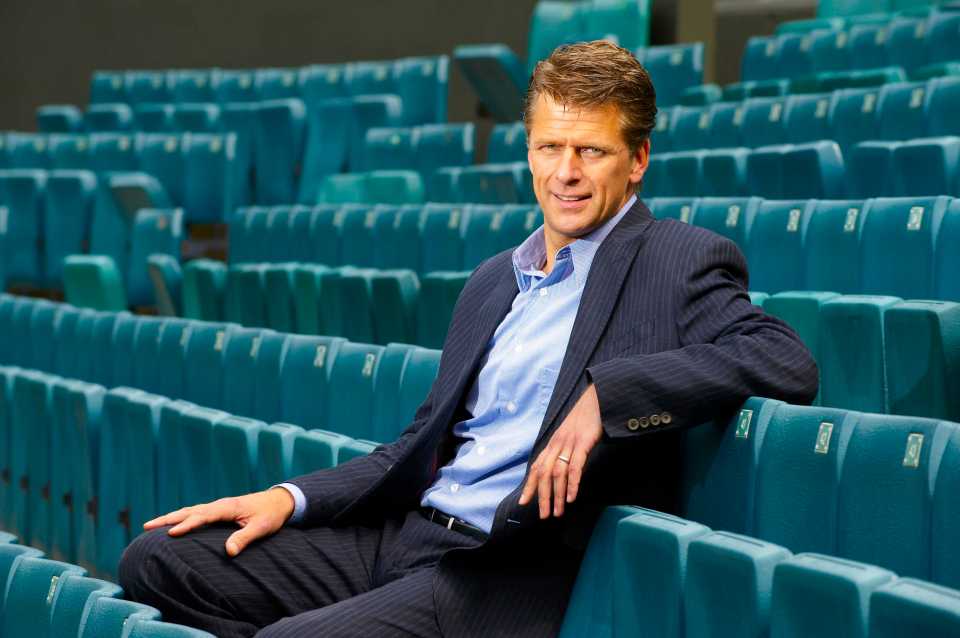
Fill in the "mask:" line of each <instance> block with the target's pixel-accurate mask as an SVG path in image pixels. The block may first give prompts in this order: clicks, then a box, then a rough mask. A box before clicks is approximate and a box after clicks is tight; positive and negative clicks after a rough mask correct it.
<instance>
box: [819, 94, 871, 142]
mask: <svg viewBox="0 0 960 638" xmlns="http://www.w3.org/2000/svg"><path fill="white" fill-rule="evenodd" d="M879 99H880V88H879V87H876V88H866V89H843V90H841V91H837V92H836V93H834V96H833V101H832V104H831V106H830V128H831V131H832V135H831V137H830V139H833V140H835V141H837V142H838V143H839V144H840V146H841V148H843V149H847V148H850V147H852V146H853V145H854V144H856V143H858V142H862V141H864V140H875V139H879V137H880V129H879V126H880V123H879V117H878V115H877V112H878V110H879V108H878V104H879Z"/></svg>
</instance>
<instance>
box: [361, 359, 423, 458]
mask: <svg viewBox="0 0 960 638" xmlns="http://www.w3.org/2000/svg"><path fill="white" fill-rule="evenodd" d="M415 347H416V346H411V345H408V344H405V343H390V344H388V345H387V346H386V348H384V351H383V354H382V355H380V363H379V364H378V365H377V374H376V377H375V378H374V387H373V429H372V435H371V438H373V439H375V440H377V441H384V442H389V441H393V440H394V439H396V437H397V435H398V433H399V428H401V427H404V426H402V425H398V424H399V422H400V421H401V418H400V417H399V415H398V413H399V412H400V405H399V401H400V381H401V379H402V375H403V372H404V369H405V368H406V366H407V362H408V361H409V360H410V355H411V354H412V353H413V350H414V348H415Z"/></svg>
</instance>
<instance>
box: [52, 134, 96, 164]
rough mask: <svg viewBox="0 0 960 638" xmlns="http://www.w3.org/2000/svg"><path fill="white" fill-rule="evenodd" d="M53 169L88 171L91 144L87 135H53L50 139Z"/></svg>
mask: <svg viewBox="0 0 960 638" xmlns="http://www.w3.org/2000/svg"><path fill="white" fill-rule="evenodd" d="M47 148H48V155H49V159H50V168H51V169H54V170H56V169H75V170H80V169H86V168H87V166H88V164H89V154H90V144H89V143H88V141H87V136H86V135H77V134H62V135H51V136H50V138H49V139H48V145H47Z"/></svg>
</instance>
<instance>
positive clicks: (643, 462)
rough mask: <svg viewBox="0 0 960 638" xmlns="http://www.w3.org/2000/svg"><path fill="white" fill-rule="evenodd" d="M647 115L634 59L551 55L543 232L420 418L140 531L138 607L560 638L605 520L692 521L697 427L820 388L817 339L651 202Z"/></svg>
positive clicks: (496, 287) (542, 116)
mask: <svg viewBox="0 0 960 638" xmlns="http://www.w3.org/2000/svg"><path fill="white" fill-rule="evenodd" d="M655 115H656V105H655V94H654V89H653V86H652V84H651V82H650V77H649V75H648V74H647V72H646V71H645V70H644V69H643V67H642V66H641V65H640V64H639V63H638V62H637V60H636V58H635V57H634V56H633V55H632V54H631V53H630V52H629V51H627V50H625V49H621V48H619V47H617V46H614V45H612V44H609V43H607V42H591V43H585V44H577V45H572V46H566V47H561V48H559V49H557V50H556V51H554V53H553V54H552V55H551V56H550V58H549V59H547V60H545V61H543V62H541V63H540V64H538V65H537V68H536V70H535V72H534V74H533V77H532V78H531V80H530V86H529V88H528V91H527V96H526V101H525V107H524V120H525V122H526V127H527V136H528V147H529V153H528V157H529V163H530V170H531V172H532V174H533V183H534V189H535V191H536V196H537V201H538V202H539V204H540V208H541V210H542V211H543V217H544V223H543V226H542V227H541V228H540V229H538V230H537V231H535V232H534V233H533V234H532V235H531V236H530V237H529V238H528V239H527V240H526V241H525V242H524V243H523V244H522V245H521V246H520V247H518V248H516V249H515V250H508V251H505V252H503V253H501V254H499V255H496V256H494V257H492V258H490V259H489V260H487V261H486V262H484V263H483V264H481V265H480V266H479V267H478V268H477V270H476V272H474V273H473V276H472V277H471V278H470V280H469V281H468V282H467V284H466V287H465V288H464V290H463V293H462V294H461V295H460V299H459V301H458V302H457V307H456V310H455V311H454V315H453V319H452V321H451V323H450V331H449V335H448V336H447V340H446V343H445V344H444V348H443V356H442V359H441V362H440V370H439V373H438V376H437V379H436V381H435V382H434V384H433V387H432V389H431V391H430V393H429V396H428V397H427V399H426V400H425V401H424V403H423V405H422V406H421V407H420V409H419V410H418V412H417V414H416V417H415V419H414V422H413V423H412V424H411V425H410V426H409V428H407V430H406V431H405V432H404V433H403V435H402V436H401V437H400V438H399V439H398V440H396V441H394V442H393V443H390V444H387V445H383V446H380V447H378V448H377V449H376V450H375V451H374V452H373V453H371V454H370V455H369V456H366V457H363V458H359V459H355V460H353V461H350V462H349V463H345V464H344V465H341V466H339V467H336V468H334V469H330V470H323V471H319V472H314V473H312V474H308V475H306V476H301V477H298V478H294V479H291V480H290V482H289V483H285V484H283V485H281V486H277V487H275V488H273V489H270V490H267V491H265V492H260V493H255V494H248V495H245V496H239V497H234V498H226V499H221V500H219V501H216V502H213V503H208V504H204V505H197V506H194V507H187V508H184V509H181V510H178V511H176V512H173V513H170V514H167V515H165V516H161V517H159V518H157V519H155V520H153V521H151V522H149V523H147V525H146V526H145V527H146V528H147V530H149V531H148V532H147V533H146V534H144V535H142V536H141V537H140V538H138V539H137V540H136V541H134V543H133V544H132V545H131V546H130V547H129V548H128V549H127V552H126V554H125V555H124V558H123V561H122V563H121V565H120V582H121V584H122V585H123V587H124V589H125V591H126V592H127V594H128V595H129V596H130V597H131V598H133V599H134V600H138V601H141V602H144V603H147V604H150V605H154V606H156V607H158V608H159V609H160V610H161V611H162V612H163V615H164V618H165V619H168V620H170V621H174V622H179V623H185V624H188V625H193V626H196V627H201V628H204V629H207V630H209V631H211V632H213V633H215V634H217V635H218V636H224V637H233V636H251V635H254V634H257V635H258V636H270V637H278V636H362V637H363V638H372V637H374V636H376V637H378V638H382V637H384V636H456V637H458V638H459V637H462V636H525V637H530V636H553V635H556V634H557V632H558V631H559V629H560V625H561V623H562V621H563V614H564V609H565V607H566V604H567V600H568V598H569V595H570V591H571V588H572V585H573V582H574V579H575V578H576V575H577V569H578V567H579V564H580V560H581V558H582V554H583V549H584V546H585V545H586V541H587V540H588V539H589V535H590V531H591V529H592V527H593V525H594V523H595V522H596V519H597V517H598V516H599V514H600V512H601V511H602V510H603V508H604V507H605V506H607V505H610V504H615V503H632V504H638V505H644V506H647V507H652V508H656V509H659V510H662V511H666V512H676V511H677V510H678V507H679V505H678V484H679V479H680V471H681V468H682V462H681V458H680V450H681V439H682V434H683V431H684V430H685V429H687V428H690V427H695V426H697V425H698V424H701V423H704V422H706V421H710V420H712V419H725V418H727V417H728V416H729V415H730V414H732V412H733V411H735V410H736V409H737V408H739V406H740V404H741V403H742V402H743V401H744V400H745V399H746V398H747V397H749V396H751V395H760V396H765V397H774V398H780V399H784V400H786V401H790V402H793V403H807V402H809V401H811V400H812V399H813V397H814V395H815V394H816V391H817V369H816V365H815V364H814V362H813V361H812V359H811V357H810V354H809V353H808V352H807V350H806V348H805V347H804V346H803V345H802V343H801V342H800V341H799V339H798V338H797V337H796V335H795V334H794V333H793V332H792V331H791V330H790V328H788V327H787V326H786V325H785V324H783V323H782V322H780V321H778V320H777V319H774V318H772V317H769V316H767V315H765V314H764V313H763V312H762V311H761V310H760V309H759V308H757V307H756V306H754V305H752V304H751V303H750V300H749V297H748V295H747V292H746V285H747V271H746V264H745V262H744V259H743V256H742V255H741V253H740V251H739V250H738V249H737V247H736V246H735V245H734V244H733V243H731V242H730V241H728V240H726V239H724V238H722V237H720V236H718V235H715V234H713V233H710V232H708V231H706V230H703V229H699V228H695V227H691V226H688V225H686V224H682V223H679V222H676V221H673V220H662V221H661V220H655V219H654V218H653V217H652V216H651V214H650V211H649V210H648V209H647V207H646V206H644V204H643V203H642V202H641V201H640V200H639V199H638V198H637V195H636V191H637V190H638V189H639V188H640V186H641V183H642V180H643V175H644V171H645V170H646V168H647V163H648V159H649V155H650V141H649V136H650V131H651V130H652V129H653V126H654V119H655ZM171 525H172V527H167V526H171ZM237 526H239V527H240V529H239V530H238V529H237ZM188 532H190V533H189V534H188ZM257 632H259V633H257Z"/></svg>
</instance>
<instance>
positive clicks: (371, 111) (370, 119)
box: [349, 94, 405, 171]
mask: <svg viewBox="0 0 960 638" xmlns="http://www.w3.org/2000/svg"><path fill="white" fill-rule="evenodd" d="M351 102H352V111H353V127H352V132H351V135H350V139H349V166H350V170H351V171H359V170H363V167H364V166H365V165H366V160H365V158H364V148H363V142H364V139H365V138H366V134H367V131H368V130H370V129H371V128H375V127H387V126H401V125H403V124H404V123H405V122H404V118H403V103H402V102H401V101H400V98H399V97H398V96H397V95H365V94H361V95H356V96H355V97H354V98H352V100H351Z"/></svg>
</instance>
